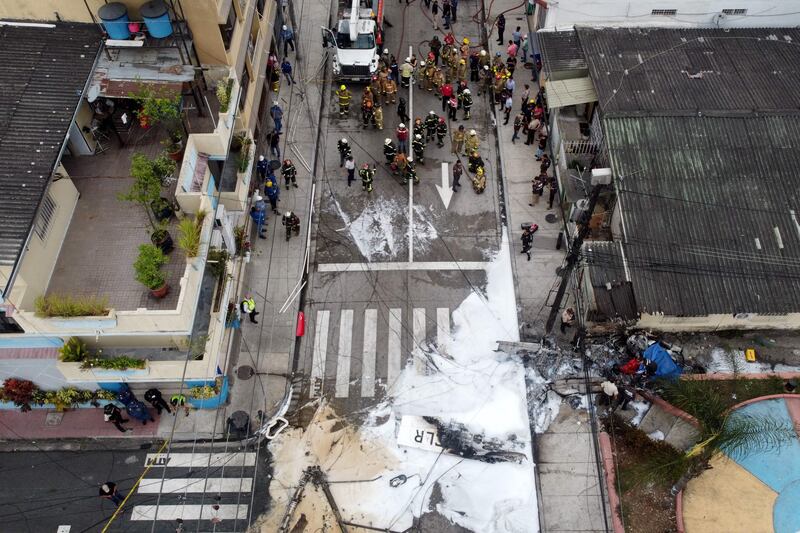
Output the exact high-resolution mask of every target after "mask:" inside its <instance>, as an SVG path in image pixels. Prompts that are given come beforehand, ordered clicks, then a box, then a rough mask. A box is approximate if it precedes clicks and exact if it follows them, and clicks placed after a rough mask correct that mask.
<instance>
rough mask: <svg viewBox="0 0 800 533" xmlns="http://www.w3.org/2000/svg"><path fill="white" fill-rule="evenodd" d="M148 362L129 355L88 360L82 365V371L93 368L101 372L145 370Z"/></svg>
mask: <svg viewBox="0 0 800 533" xmlns="http://www.w3.org/2000/svg"><path fill="white" fill-rule="evenodd" d="M146 364H147V361H145V360H144V359H135V358H133V357H128V356H127V355H120V356H119V357H110V358H108V359H100V358H94V359H87V360H85V361H84V362H83V364H82V365H81V369H82V370H89V369H91V368H98V369H100V370H128V369H130V368H134V369H137V368H144V367H145V365H146Z"/></svg>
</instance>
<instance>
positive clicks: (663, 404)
mask: <svg viewBox="0 0 800 533" xmlns="http://www.w3.org/2000/svg"><path fill="white" fill-rule="evenodd" d="M637 393H638V394H639V395H640V396H642V397H643V398H645V399H646V400H647V401H649V402H650V403H654V404H657V405H658V406H659V407H660V408H661V409H663V410H664V411H666V412H667V413H669V414H671V415H672V416H675V417H678V418H681V419H683V420H684V421H686V422H688V423H690V424H691V425H693V426H694V427H700V422H698V421H697V419H696V418H695V417H693V416H692V415H690V414H689V413H687V412H686V411H684V410H682V409H679V408H677V407H675V406H674V405H672V404H671V403H669V402H668V401H666V400H664V399H663V398H660V397H658V396H656V395H654V394H651V393H650V392H647V391H643V390H642V391H637Z"/></svg>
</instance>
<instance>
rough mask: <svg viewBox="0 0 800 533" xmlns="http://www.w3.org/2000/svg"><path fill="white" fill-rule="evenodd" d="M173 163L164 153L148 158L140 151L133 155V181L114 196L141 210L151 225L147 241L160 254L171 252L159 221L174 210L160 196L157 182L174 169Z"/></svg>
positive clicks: (169, 241) (170, 239)
mask: <svg viewBox="0 0 800 533" xmlns="http://www.w3.org/2000/svg"><path fill="white" fill-rule="evenodd" d="M175 166H176V165H175V162H174V161H172V160H171V159H169V158H168V157H166V156H165V155H161V156H159V157H158V158H156V159H155V160H151V159H149V158H148V157H147V156H146V155H144V154H139V153H137V154H133V156H132V157H131V176H132V177H133V179H134V182H133V184H132V185H131V188H130V189H129V190H128V192H126V193H124V194H120V195H119V196H118V197H119V199H120V200H124V201H128V202H135V203H137V204H139V205H140V206H141V207H142V209H144V212H145V215H146V216H147V221H148V222H149V223H150V227H151V228H152V233H151V235H150V240H151V241H152V242H153V243H154V244H156V245H158V246H159V248H161V250H162V251H163V252H164V253H169V252H170V251H172V248H173V243H172V237H171V236H170V235H169V232H168V231H167V230H166V228H165V227H164V225H163V224H160V222H162V221H164V220H167V219H169V218H170V217H171V216H172V214H173V212H174V211H173V209H172V204H171V203H170V201H169V200H167V199H166V198H162V197H161V184H162V178H163V176H164V174H165V173H167V172H169V173H170V174H171V173H172V172H174V171H175ZM170 169H171V171H170ZM156 221H158V222H159V224H157V222H156Z"/></svg>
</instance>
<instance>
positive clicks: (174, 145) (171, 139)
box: [161, 130, 183, 162]
mask: <svg viewBox="0 0 800 533" xmlns="http://www.w3.org/2000/svg"><path fill="white" fill-rule="evenodd" d="M161 144H162V145H163V146H164V149H165V150H166V152H167V157H169V158H170V159H171V160H172V161H176V162H177V161H180V160H181V159H182V158H183V132H182V131H180V130H177V131H171V132H169V133H168V135H167V138H166V139H164V140H163V141H161Z"/></svg>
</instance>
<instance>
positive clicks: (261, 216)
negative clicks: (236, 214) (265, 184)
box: [250, 194, 267, 239]
mask: <svg viewBox="0 0 800 533" xmlns="http://www.w3.org/2000/svg"><path fill="white" fill-rule="evenodd" d="M250 218H252V219H253V224H255V225H256V227H257V228H258V238H259V239H266V238H267V236H266V235H265V234H266V231H267V224H266V223H267V204H266V203H264V199H263V198H262V197H261V196H260V195H259V194H256V195H255V196H253V207H251V208H250Z"/></svg>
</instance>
